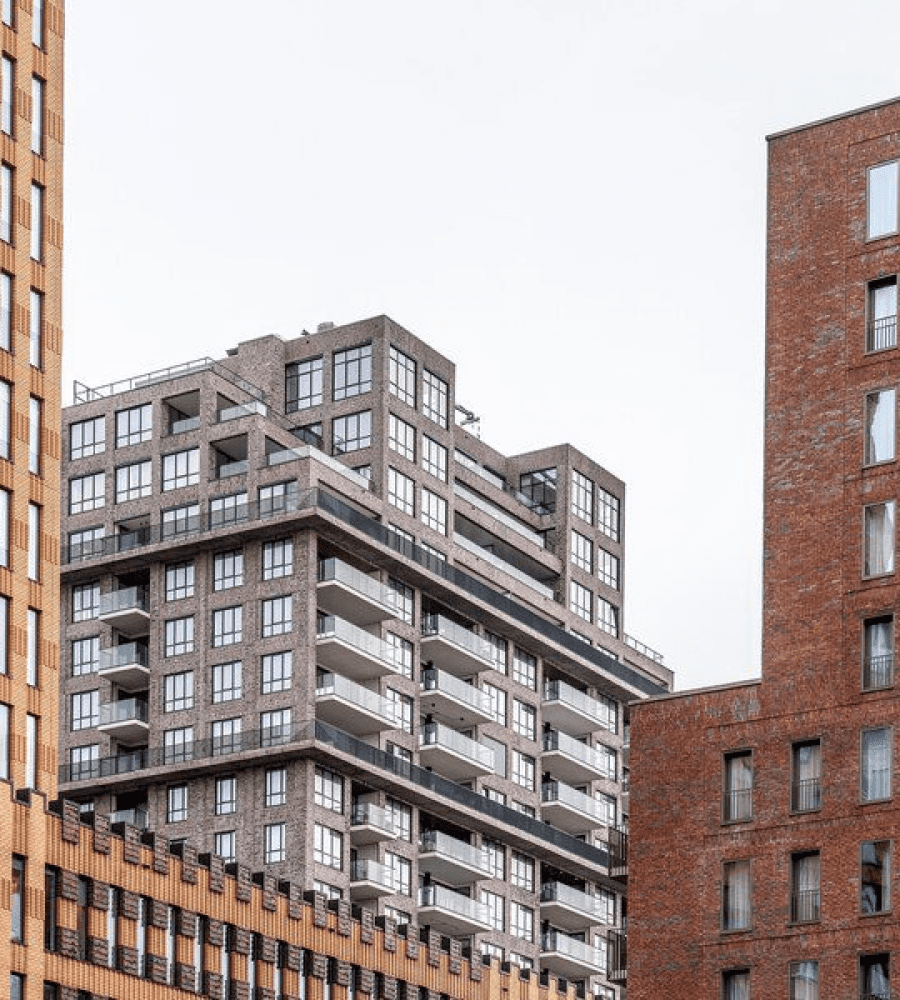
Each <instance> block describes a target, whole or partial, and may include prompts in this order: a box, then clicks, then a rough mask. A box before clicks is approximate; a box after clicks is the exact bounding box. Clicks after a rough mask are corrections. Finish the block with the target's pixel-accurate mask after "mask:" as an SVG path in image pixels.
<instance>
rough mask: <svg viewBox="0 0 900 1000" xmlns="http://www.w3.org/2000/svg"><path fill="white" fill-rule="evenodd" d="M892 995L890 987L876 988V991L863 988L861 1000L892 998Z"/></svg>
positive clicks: (889, 999) (885, 999) (887, 999)
mask: <svg viewBox="0 0 900 1000" xmlns="http://www.w3.org/2000/svg"><path fill="white" fill-rule="evenodd" d="M892 996H893V994H892V993H891V991H890V989H882V990H876V991H875V992H874V993H873V992H872V991H871V990H863V992H862V993H860V995H859V1000H891V997H892Z"/></svg>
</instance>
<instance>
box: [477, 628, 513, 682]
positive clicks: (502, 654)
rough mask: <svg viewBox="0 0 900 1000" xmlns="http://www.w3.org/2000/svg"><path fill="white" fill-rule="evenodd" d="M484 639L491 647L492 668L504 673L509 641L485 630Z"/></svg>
mask: <svg viewBox="0 0 900 1000" xmlns="http://www.w3.org/2000/svg"><path fill="white" fill-rule="evenodd" d="M483 639H484V641H485V642H486V643H487V644H488V645H489V646H490V647H491V660H492V661H493V667H494V670H496V671H497V672H498V673H501V674H505V673H506V670H507V660H508V659H509V643H508V642H507V641H506V639H502V638H501V637H500V636H499V635H494V633H493V632H488V631H487V630H485V633H484V636H483Z"/></svg>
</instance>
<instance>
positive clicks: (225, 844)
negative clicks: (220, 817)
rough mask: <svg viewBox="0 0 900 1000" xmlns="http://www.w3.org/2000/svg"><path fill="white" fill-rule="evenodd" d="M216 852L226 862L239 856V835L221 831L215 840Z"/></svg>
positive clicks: (230, 831)
mask: <svg viewBox="0 0 900 1000" xmlns="http://www.w3.org/2000/svg"><path fill="white" fill-rule="evenodd" d="M213 844H214V848H213V849H214V851H215V853H216V854H218V855H219V857H220V858H221V859H222V860H223V861H226V862H231V861H234V859H235V857H236V856H237V834H236V833H235V832H234V830H220V831H219V832H218V833H217V834H216V835H215V837H214V838H213Z"/></svg>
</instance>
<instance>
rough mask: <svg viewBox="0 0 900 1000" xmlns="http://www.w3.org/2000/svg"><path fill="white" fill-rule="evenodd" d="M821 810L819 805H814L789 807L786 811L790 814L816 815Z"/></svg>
mask: <svg viewBox="0 0 900 1000" xmlns="http://www.w3.org/2000/svg"><path fill="white" fill-rule="evenodd" d="M821 811H822V807H821V806H816V807H815V809H791V810H790V811H789V813H788V815H790V816H817V815H818V814H819V813H820V812H821Z"/></svg>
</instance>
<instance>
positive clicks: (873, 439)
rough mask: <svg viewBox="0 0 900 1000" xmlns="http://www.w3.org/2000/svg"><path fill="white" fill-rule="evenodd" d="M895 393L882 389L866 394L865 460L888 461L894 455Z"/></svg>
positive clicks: (891, 390)
mask: <svg viewBox="0 0 900 1000" xmlns="http://www.w3.org/2000/svg"><path fill="white" fill-rule="evenodd" d="M896 413H897V393H896V392H895V390H894V389H883V390H882V391H881V392H873V393H870V394H869V395H868V396H866V461H867V462H888V461H890V460H891V459H892V458H893V457H894V428H895V426H896V423H897V416H896Z"/></svg>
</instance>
